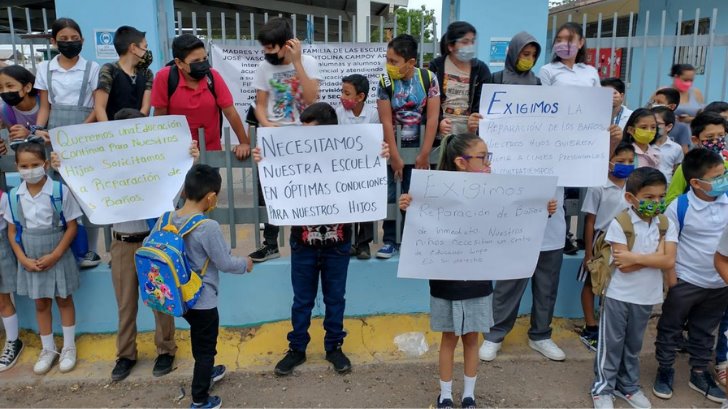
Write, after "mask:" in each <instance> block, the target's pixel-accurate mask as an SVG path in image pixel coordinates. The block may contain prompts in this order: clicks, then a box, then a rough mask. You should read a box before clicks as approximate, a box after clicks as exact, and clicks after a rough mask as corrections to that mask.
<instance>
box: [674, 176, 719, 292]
mask: <svg viewBox="0 0 728 409" xmlns="http://www.w3.org/2000/svg"><path fill="white" fill-rule="evenodd" d="M687 195H688V210H687V212H686V213H685V223H684V225H683V229H682V232H680V242H679V243H678V246H677V259H676V260H675V270H676V271H677V277H678V278H679V279H681V280H684V281H687V282H688V283H690V284H693V285H696V286H698V287H702V288H723V287H726V286H728V285H727V284H726V283H725V282H724V281H723V279H722V278H720V275H718V272H717V271H715V266H714V265H713V258H714V256H715V251H716V249H717V248H718V242H719V241H720V238H721V236H722V235H723V231H724V230H725V228H726V226H727V225H728V197H726V195H720V196H719V197H717V198H716V199H715V201H713V202H706V201H704V200H701V199H700V198H698V197H697V196H695V194H694V193H693V191H692V189H691V190H690V191H689V192H688V193H687ZM677 204H678V199H676V200H674V201H673V202H672V203H671V204H670V207H668V208H667V212H666V214H667V217H669V218H670V221H671V222H673V223H674V224H675V226H678V229H679V228H680V227H679V226H680V224H679V222H678V219H677Z"/></svg>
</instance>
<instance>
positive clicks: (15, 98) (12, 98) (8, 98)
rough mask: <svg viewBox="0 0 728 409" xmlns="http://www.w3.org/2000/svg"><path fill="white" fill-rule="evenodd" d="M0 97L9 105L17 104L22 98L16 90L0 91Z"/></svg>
mask: <svg viewBox="0 0 728 409" xmlns="http://www.w3.org/2000/svg"><path fill="white" fill-rule="evenodd" d="M0 98H2V100H3V102H5V103H6V104H8V105H10V106H11V107H14V106H16V105H18V104H19V103H20V102H21V101H22V100H23V97H21V96H20V92H18V91H11V92H3V93H0Z"/></svg>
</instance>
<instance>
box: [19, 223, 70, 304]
mask: <svg viewBox="0 0 728 409" xmlns="http://www.w3.org/2000/svg"><path fill="white" fill-rule="evenodd" d="M63 234H64V231H63V229H61V228H53V229H25V230H23V249H24V250H25V255H26V256H27V257H28V258H31V259H37V258H40V257H42V256H45V255H47V254H50V253H51V252H52V251H53V250H54V249H55V248H56V246H58V243H59V242H60V241H61V239H62V238H63ZM80 278H81V275H80V272H79V270H78V264H77V263H76V258H75V257H74V256H73V253H72V252H71V249H70V248H69V249H68V250H66V252H65V253H63V256H62V257H61V259H60V260H58V262H57V263H56V264H55V265H54V266H53V267H51V268H50V269H48V270H46V271H40V272H30V271H26V270H25V268H23V266H22V265H21V264H20V263H19V262H18V290H17V291H18V295H26V296H28V297H29V298H31V299H34V300H36V299H39V298H54V297H61V298H66V297H68V296H69V295H71V294H73V292H74V291H76V290H77V289H78V287H79V285H80V281H81V280H80Z"/></svg>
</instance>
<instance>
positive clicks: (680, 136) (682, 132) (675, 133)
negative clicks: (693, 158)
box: [667, 122, 693, 146]
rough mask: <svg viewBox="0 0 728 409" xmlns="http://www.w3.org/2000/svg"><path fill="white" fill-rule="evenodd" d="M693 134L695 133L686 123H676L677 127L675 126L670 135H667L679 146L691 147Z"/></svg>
mask: <svg viewBox="0 0 728 409" xmlns="http://www.w3.org/2000/svg"><path fill="white" fill-rule="evenodd" d="M692 134H693V132H692V131H691V130H690V127H689V126H688V124H686V123H684V122H675V125H673V127H672V129H671V130H670V133H668V134H667V135H668V137H669V138H670V139H672V140H673V141H674V142H675V143H676V144H678V145H681V146H682V145H685V146H690V145H692V143H691V142H690V136H691V135H692Z"/></svg>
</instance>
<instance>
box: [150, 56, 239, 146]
mask: <svg viewBox="0 0 728 409" xmlns="http://www.w3.org/2000/svg"><path fill="white" fill-rule="evenodd" d="M169 70H170V67H164V68H162V69H161V70H159V72H158V73H157V75H156V76H155V77H154V84H153V85H152V106H153V107H154V108H166V109H167V114H169V115H184V116H185V117H186V118H187V123H188V124H189V126H190V132H192V139H194V140H195V141H199V140H200V135H199V128H204V129H205V147H206V148H207V150H209V151H219V150H222V144H221V142H220V137H221V136H220V126H221V124H220V113H219V110H221V109H225V108H228V107H231V106H233V96H232V94H231V93H230V89H228V86H227V84H225V80H223V79H222V76H220V73H218V72H217V70H215V69H214V68H210V71H211V72H212V78H213V81H214V84H215V95H216V96H217V99H216V98H215V95H213V94H212V91H210V87H209V85H208V83H207V77H205V78H203V79H201V80H200V81H198V82H197V88H191V87H190V86H189V85H187V81H185V77H184V75H182V73H180V75H179V83H178V84H177V88H176V89H175V91H174V94H172V98H170V97H169V90H168V88H167V85H168V84H169Z"/></svg>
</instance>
